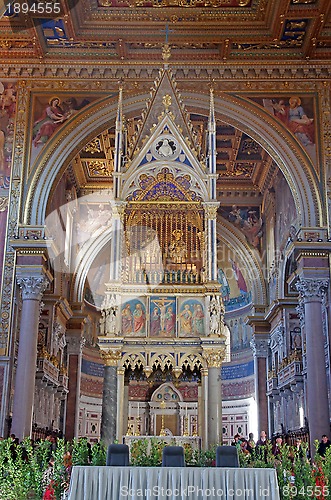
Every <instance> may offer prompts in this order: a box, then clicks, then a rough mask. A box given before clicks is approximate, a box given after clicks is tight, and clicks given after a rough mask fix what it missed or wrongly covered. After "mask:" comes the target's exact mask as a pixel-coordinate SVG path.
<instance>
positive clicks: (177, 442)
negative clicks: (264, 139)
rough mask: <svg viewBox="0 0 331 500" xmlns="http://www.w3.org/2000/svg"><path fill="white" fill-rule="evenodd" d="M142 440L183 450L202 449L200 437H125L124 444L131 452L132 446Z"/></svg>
mask: <svg viewBox="0 0 331 500" xmlns="http://www.w3.org/2000/svg"><path fill="white" fill-rule="evenodd" d="M141 439H143V440H147V441H148V442H149V443H150V444H151V442H152V441H151V440H152V439H153V440H157V441H158V442H160V443H165V444H166V445H171V446H173V445H174V446H183V448H187V447H190V448H191V449H192V450H199V449H200V448H201V438H200V437H199V436H123V443H124V444H127V445H128V446H129V450H130V451H131V447H132V444H133V443H135V442H137V441H139V440H141ZM150 444H149V447H147V451H149V448H150Z"/></svg>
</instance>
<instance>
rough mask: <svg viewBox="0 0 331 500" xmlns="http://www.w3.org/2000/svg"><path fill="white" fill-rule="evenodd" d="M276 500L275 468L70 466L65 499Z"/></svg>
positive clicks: (277, 496)
mask: <svg viewBox="0 0 331 500" xmlns="http://www.w3.org/2000/svg"><path fill="white" fill-rule="evenodd" d="M142 499H143V500H161V499H167V500H232V499H233V500H261V499H263V500H279V490H278V483H277V476H276V471H275V469H248V468H245V469H237V468H218V467H208V468H205V467H174V468H172V467H83V466H75V467H73V470H72V474H71V480H70V490H69V500H142Z"/></svg>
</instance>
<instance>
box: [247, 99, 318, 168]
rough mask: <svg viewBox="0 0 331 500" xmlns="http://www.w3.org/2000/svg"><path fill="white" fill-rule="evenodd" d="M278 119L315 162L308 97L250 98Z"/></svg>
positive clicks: (311, 118) (311, 108)
mask: <svg viewBox="0 0 331 500" xmlns="http://www.w3.org/2000/svg"><path fill="white" fill-rule="evenodd" d="M252 100H253V101H255V102H257V103H259V104H260V105H261V106H263V107H264V108H266V109H267V110H268V111H269V112H270V113H271V114H272V115H273V116H275V117H276V118H278V119H279V120H280V121H281V122H282V123H283V124H284V125H285V126H286V127H287V128H288V129H289V130H290V131H291V132H292V134H293V135H294V136H295V137H296V138H297V139H298V141H299V142H300V143H301V144H302V146H304V148H305V149H306V151H307V152H308V153H309V154H310V156H311V157H312V159H313V160H316V143H315V141H316V139H315V126H316V120H315V110H314V100H313V98H312V97H309V96H301V95H300V96H298V95H295V94H291V95H286V96H282V95H280V96H271V97H264V98H255V97H254V98H252Z"/></svg>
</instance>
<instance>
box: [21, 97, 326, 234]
mask: <svg viewBox="0 0 331 500" xmlns="http://www.w3.org/2000/svg"><path fill="white" fill-rule="evenodd" d="M147 99H148V96H147V95H143V96H134V97H129V98H128V99H126V100H125V101H124V103H123V106H124V109H125V110H126V112H127V113H129V112H134V111H138V110H141V108H142V107H143V105H144V103H145V102H146V100H147ZM185 102H186V104H187V105H190V106H194V107H195V108H198V109H200V110H201V111H203V112H204V114H206V113H207V110H208V107H209V100H208V96H207V95H204V94H190V95H188V96H187V98H186V99H185ZM116 110H117V103H116V102H115V101H114V99H109V98H108V99H107V98H104V99H102V100H101V101H98V102H97V103H96V104H94V105H92V106H91V107H89V110H88V111H86V112H81V114H80V115H79V116H78V117H76V119H75V120H73V121H72V122H71V123H70V122H69V123H67V124H66V125H64V126H63V127H62V129H61V130H60V131H59V132H58V133H57V134H56V136H55V137H54V138H53V139H51V140H50V143H49V145H47V146H46V148H45V152H44V153H43V154H42V156H41V157H40V159H39V162H38V165H37V167H36V169H35V171H34V173H33V175H32V178H31V181H30V183H29V188H28V190H27V193H26V196H25V200H24V204H23V206H25V210H24V213H23V220H22V222H23V223H24V224H29V225H38V226H40V225H43V224H44V220H45V215H46V207H47V201H48V198H49V195H50V192H51V189H52V186H53V184H54V182H55V180H56V179H57V178H58V176H59V175H60V174H61V173H62V172H63V171H64V170H65V168H66V167H67V165H68V163H69V162H70V161H71V159H72V158H73V157H74V155H75V154H76V153H77V152H78V151H79V150H80V149H81V148H82V147H83V146H84V145H85V144H86V143H87V142H88V141H89V140H91V138H93V137H94V136H95V135H96V134H97V133H100V132H101V131H102V130H104V129H105V128H106V127H107V126H109V122H110V121H111V120H114V119H115V115H116ZM215 111H216V114H217V115H218V117H219V118H220V119H222V120H224V121H225V122H227V123H229V124H231V125H233V126H235V127H238V128H239V129H241V130H242V131H244V132H246V133H247V134H249V135H250V136H251V137H252V138H253V139H254V140H256V141H257V142H259V143H260V144H261V145H262V147H264V148H265V149H266V150H267V151H268V153H269V154H270V156H271V157H272V158H273V159H274V161H275V162H276V163H277V165H278V166H279V168H280V169H281V171H282V172H283V174H284V176H285V178H286V180H287V182H288V183H289V186H290V188H291V191H292V194H293V196H294V199H295V203H296V207H297V212H298V215H299V219H300V223H301V225H302V226H306V227H307V226H312V227H313V226H318V225H322V224H323V223H324V222H325V221H324V218H323V210H322V203H321V200H320V195H319V190H318V186H317V183H316V181H315V180H314V178H313V175H312V173H311V168H310V165H309V159H308V157H307V155H305V153H304V151H303V150H302V148H301V147H300V146H299V144H298V143H297V141H296V140H295V139H294V138H293V137H291V134H290V133H289V132H288V131H286V130H285V129H284V127H283V126H282V125H281V124H280V123H278V122H277V120H276V119H275V118H273V117H272V116H271V115H270V116H269V115H268V113H267V112H266V111H264V110H263V109H259V108H258V106H257V105H254V104H252V103H247V102H245V107H244V106H243V105H242V103H241V102H240V100H239V99H238V98H236V97H233V96H229V95H222V98H221V97H216V98H215Z"/></svg>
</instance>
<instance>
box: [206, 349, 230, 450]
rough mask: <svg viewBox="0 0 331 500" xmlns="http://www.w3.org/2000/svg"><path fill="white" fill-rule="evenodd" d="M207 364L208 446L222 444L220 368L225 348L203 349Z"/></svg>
mask: <svg viewBox="0 0 331 500" xmlns="http://www.w3.org/2000/svg"><path fill="white" fill-rule="evenodd" d="M204 356H205V358H206V359H207V363H208V410H207V416H206V422H207V433H208V445H213V444H221V443H222V386H221V367H222V363H223V360H224V358H225V347H224V348H221V349H204Z"/></svg>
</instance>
